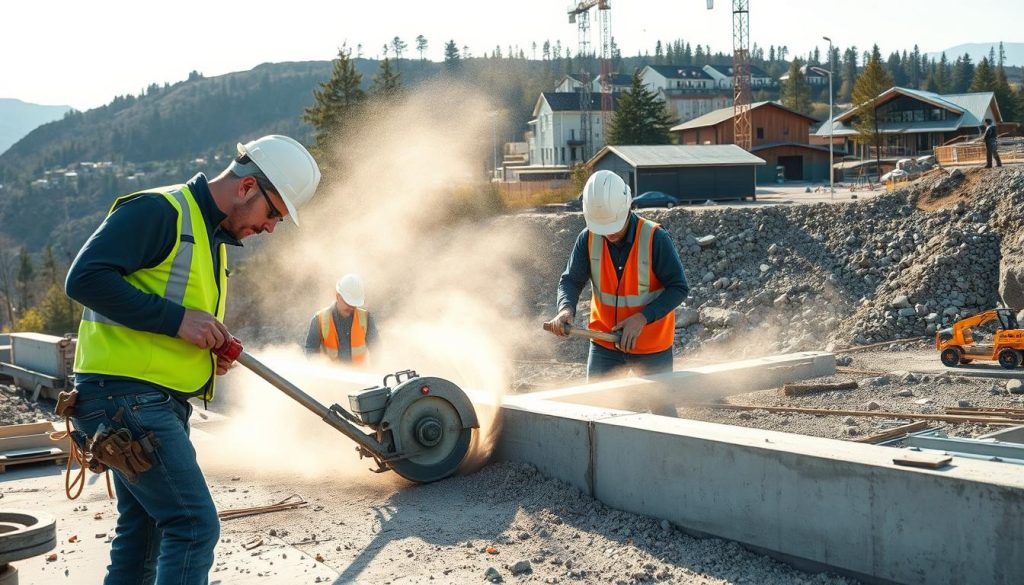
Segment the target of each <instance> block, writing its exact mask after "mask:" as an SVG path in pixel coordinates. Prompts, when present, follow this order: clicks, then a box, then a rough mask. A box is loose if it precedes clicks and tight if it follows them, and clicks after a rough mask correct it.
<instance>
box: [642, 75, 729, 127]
mask: <svg viewBox="0 0 1024 585" xmlns="http://www.w3.org/2000/svg"><path fill="white" fill-rule="evenodd" d="M640 77H641V78H643V81H644V85H645V86H647V88H648V89H651V90H653V91H655V92H656V93H657V94H658V97H660V98H661V99H662V100H663V101H664V102H665V103H666V104H667V106H668V109H669V111H670V112H672V114H673V115H674V116H675V117H676V118H677V119H678V121H679V122H686V121H688V120H692V119H694V118H697V117H698V116H703V115H704V114H707V113H708V112H712V111H714V110H718V109H721V108H725V107H728V106H731V105H732V84H731V82H730V84H729V85H728V87H721V86H719V84H718V82H717V81H716V80H715V78H713V77H712V76H711V75H709V74H708V73H707V72H706V71H704V69H703V68H701V67H694V66H690V65H648V66H646V67H644V68H643V69H642V70H641V71H640Z"/></svg>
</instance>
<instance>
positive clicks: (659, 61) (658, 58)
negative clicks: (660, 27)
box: [654, 41, 665, 65]
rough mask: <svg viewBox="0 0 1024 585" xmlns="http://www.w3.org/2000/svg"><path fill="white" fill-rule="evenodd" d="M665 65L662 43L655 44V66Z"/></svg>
mask: <svg viewBox="0 0 1024 585" xmlns="http://www.w3.org/2000/svg"><path fill="white" fill-rule="evenodd" d="M664 63H665V51H664V50H663V49H662V48H661V41H658V42H657V43H654V64H655V65H663V64H664Z"/></svg>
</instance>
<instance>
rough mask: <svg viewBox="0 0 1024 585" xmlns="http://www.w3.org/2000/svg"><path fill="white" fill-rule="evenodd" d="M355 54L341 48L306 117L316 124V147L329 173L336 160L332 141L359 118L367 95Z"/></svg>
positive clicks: (304, 117)
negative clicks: (358, 115)
mask: <svg viewBox="0 0 1024 585" xmlns="http://www.w3.org/2000/svg"><path fill="white" fill-rule="evenodd" d="M351 53H352V51H351V49H348V48H346V47H344V46H342V47H341V48H340V49H338V57H337V58H336V59H335V60H334V66H333V69H332V71H331V77H330V79H328V80H327V81H323V82H321V83H320V85H319V87H318V88H317V89H315V90H313V105H312V106H310V107H308V108H306V111H305V113H304V114H303V116H302V119H303V120H305V121H306V122H308V123H309V124H310V125H311V126H312V127H313V132H314V137H315V142H314V145H313V149H314V151H315V152H316V154H317V155H318V156H317V160H318V161H319V162H320V166H321V169H322V170H323V171H324V173H325V174H329V173H330V172H331V170H332V167H333V166H334V163H335V161H334V157H333V155H332V154H331V153H332V148H331V143H332V141H333V140H336V139H339V138H340V137H341V136H342V134H343V133H344V131H345V126H346V124H347V123H348V122H349V121H350V120H352V119H353V118H355V116H356V115H357V113H358V110H359V108H360V107H361V106H362V104H363V101H364V100H365V98H366V94H365V92H363V90H362V88H361V87H360V85H361V84H362V81H363V76H362V74H361V73H359V71H357V70H356V67H355V64H354V63H353V62H352V59H351Z"/></svg>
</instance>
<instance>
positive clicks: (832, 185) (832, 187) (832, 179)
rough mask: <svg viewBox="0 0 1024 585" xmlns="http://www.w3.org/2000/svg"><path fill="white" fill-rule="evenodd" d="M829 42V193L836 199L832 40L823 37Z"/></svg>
mask: <svg viewBox="0 0 1024 585" xmlns="http://www.w3.org/2000/svg"><path fill="white" fill-rule="evenodd" d="M821 38H823V39H825V40H826V41H828V192H829V195H830V197H831V198H832V199H835V198H836V184H835V175H834V173H835V171H834V170H833V168H832V167H833V165H834V164H835V161H834V160H833V159H832V135H833V134H832V132H833V130H834V128H835V125H834V124H833V122H832V39H830V38H828V37H821Z"/></svg>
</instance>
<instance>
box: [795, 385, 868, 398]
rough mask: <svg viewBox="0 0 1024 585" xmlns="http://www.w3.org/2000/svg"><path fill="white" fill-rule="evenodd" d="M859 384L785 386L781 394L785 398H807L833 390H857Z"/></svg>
mask: <svg viewBox="0 0 1024 585" xmlns="http://www.w3.org/2000/svg"><path fill="white" fill-rule="evenodd" d="M856 389H857V382H831V383H823V384H796V383H790V384H783V386H782V391H781V392H780V394H782V395H783V396H806V395H808V394H817V393H819V392H832V391H833V390H856Z"/></svg>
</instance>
